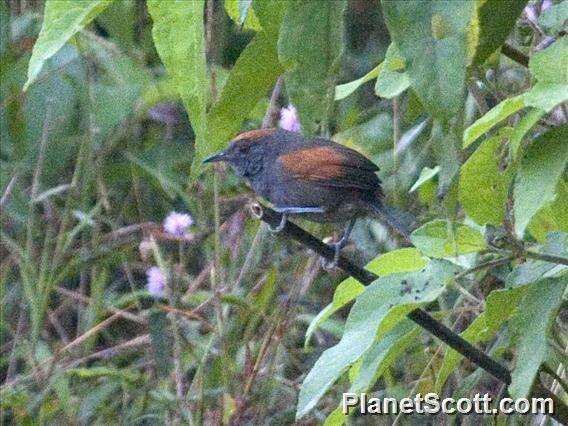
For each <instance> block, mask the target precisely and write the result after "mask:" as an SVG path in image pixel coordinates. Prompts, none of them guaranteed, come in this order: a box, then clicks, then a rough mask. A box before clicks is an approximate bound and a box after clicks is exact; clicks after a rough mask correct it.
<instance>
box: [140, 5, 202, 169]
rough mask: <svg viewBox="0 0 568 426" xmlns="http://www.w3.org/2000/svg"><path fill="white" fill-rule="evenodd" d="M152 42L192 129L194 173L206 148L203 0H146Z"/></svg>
mask: <svg viewBox="0 0 568 426" xmlns="http://www.w3.org/2000/svg"><path fill="white" fill-rule="evenodd" d="M147 5H148V11H149V12H150V15H151V16H152V20H153V22H154V24H153V26H152V36H153V38H154V44H155V47H156V50H157V51H158V54H159V55H160V58H161V59H162V62H163V63H164V65H165V67H166V70H167V71H168V73H169V75H170V77H171V79H172V81H173V83H174V84H175V86H176V87H177V91H178V93H179V95H180V97H181V99H182V101H183V104H184V106H185V109H186V111H187V114H188V116H189V120H190V121H191V127H192V128H193V131H194V133H195V155H194V159H193V167H192V168H191V173H192V175H193V176H195V174H196V172H197V170H198V169H199V166H200V165H201V160H202V159H203V158H204V152H206V136H207V121H206V115H205V111H206V107H207V97H208V93H209V92H208V90H209V83H208V79H207V72H206V62H205V40H204V34H203V31H204V30H203V6H204V1H203V0H194V1H180V0H177V1H167V2H164V1H159V0H148V2H147Z"/></svg>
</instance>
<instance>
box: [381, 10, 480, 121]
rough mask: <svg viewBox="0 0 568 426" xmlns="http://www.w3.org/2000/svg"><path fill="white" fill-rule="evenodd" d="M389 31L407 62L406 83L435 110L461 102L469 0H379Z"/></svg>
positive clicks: (454, 109) (439, 113) (449, 112)
mask: <svg viewBox="0 0 568 426" xmlns="http://www.w3.org/2000/svg"><path fill="white" fill-rule="evenodd" d="M382 5H383V12H384V15H385V20H386V23H387V26H388V28H389V33H390V35H391V37H392V40H393V41H394V43H396V46H397V47H398V49H399V51H400V53H401V55H402V57H403V58H404V59H405V62H406V64H407V69H406V72H407V73H408V76H409V78H410V84H411V86H412V87H413V89H414V90H415V91H416V93H417V94H418V96H419V97H420V100H421V101H422V104H423V105H424V106H425V107H426V109H427V110H429V111H430V112H431V113H432V114H433V115H434V116H436V117H438V118H448V117H451V116H453V115H455V114H457V113H458V112H459V111H460V109H461V107H462V104H463V97H464V88H465V73H466V67H467V64H468V62H469V61H468V30H469V26H470V21H471V19H472V17H473V14H474V6H475V4H474V3H473V2H462V1H456V2H447V1H440V0H430V1H416V0H414V1H410V0H407V1H383V2H382Z"/></svg>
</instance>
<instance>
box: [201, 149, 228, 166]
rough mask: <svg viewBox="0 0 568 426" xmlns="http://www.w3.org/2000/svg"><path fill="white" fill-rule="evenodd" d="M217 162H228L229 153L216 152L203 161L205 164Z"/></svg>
mask: <svg viewBox="0 0 568 426" xmlns="http://www.w3.org/2000/svg"><path fill="white" fill-rule="evenodd" d="M216 161H227V152H226V151H219V152H216V153H215V154H213V155H210V156H209V157H207V158H206V159H205V160H203V163H214V162H216Z"/></svg>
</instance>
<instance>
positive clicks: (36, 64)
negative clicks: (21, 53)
mask: <svg viewBox="0 0 568 426" xmlns="http://www.w3.org/2000/svg"><path fill="white" fill-rule="evenodd" d="M110 3H112V0H84V1H74V0H47V2H46V3H45V10H44V14H43V24H42V26H41V31H40V33H39V37H38V39H37V41H36V43H35V45H34V49H33V51H32V57H31V58H30V63H29V66H28V79H27V81H26V83H25V85H24V90H27V89H28V87H29V86H30V84H32V83H33V82H34V81H35V79H36V78H37V76H38V74H39V72H40V71H41V68H42V67H43V64H44V62H45V61H46V60H48V59H49V58H51V57H52V56H53V55H54V54H55V53H57V51H58V50H59V49H61V47H62V46H63V45H64V44H65V43H67V41H68V40H69V39H70V38H71V37H73V36H74V35H75V34H76V33H77V32H78V31H81V30H82V29H83V28H85V26H86V25H87V24H89V23H90V22H91V21H92V20H93V18H95V16H97V15H98V14H99V13H101V12H102V11H103V10H105V8H106V7H107V6H108V5H109V4H110Z"/></svg>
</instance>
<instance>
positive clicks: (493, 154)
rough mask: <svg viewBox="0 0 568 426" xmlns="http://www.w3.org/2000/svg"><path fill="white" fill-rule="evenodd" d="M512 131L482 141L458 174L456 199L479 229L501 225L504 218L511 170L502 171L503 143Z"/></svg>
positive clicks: (505, 130)
mask: <svg viewBox="0 0 568 426" xmlns="http://www.w3.org/2000/svg"><path fill="white" fill-rule="evenodd" d="M511 133H512V129H510V128H504V129H503V130H502V131H500V132H499V134H498V135H496V136H493V137H492V138H489V139H487V140H486V141H484V142H483V143H482V144H481V145H480V146H479V148H477V150H476V151H475V152H474V153H473V154H472V155H471V157H469V159H468V160H467V161H466V162H465V164H464V165H463V166H462V167H461V171H460V188H459V199H460V203H461V205H462V206H463V208H464V210H465V211H466V213H467V214H468V216H469V217H471V218H472V219H473V220H475V221H476V222H477V223H478V224H480V225H485V224H486V223H490V224H492V225H500V224H501V223H502V222H503V219H504V217H505V204H506V201H507V194H508V191H509V186H510V185H511V181H512V179H513V170H512V167H507V168H506V169H505V170H503V169H502V167H501V164H502V163H504V159H503V156H504V153H505V152H506V151H505V150H503V149H502V148H503V146H504V141H505V140H506V139H507V138H509V137H510V135H511Z"/></svg>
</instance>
